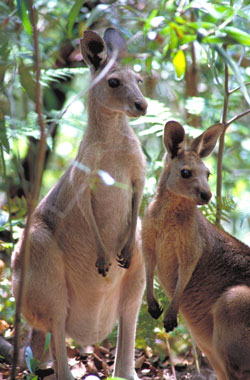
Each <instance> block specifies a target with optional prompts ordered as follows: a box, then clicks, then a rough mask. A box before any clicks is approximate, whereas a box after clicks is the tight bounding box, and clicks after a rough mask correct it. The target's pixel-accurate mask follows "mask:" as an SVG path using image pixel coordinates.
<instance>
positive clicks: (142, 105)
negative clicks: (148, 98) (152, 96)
mask: <svg viewBox="0 0 250 380" xmlns="http://www.w3.org/2000/svg"><path fill="white" fill-rule="evenodd" d="M147 106H148V105H147V103H146V102H141V101H139V100H137V101H136V102H135V108H136V109H137V111H139V112H142V113H144V112H146V109H147Z"/></svg>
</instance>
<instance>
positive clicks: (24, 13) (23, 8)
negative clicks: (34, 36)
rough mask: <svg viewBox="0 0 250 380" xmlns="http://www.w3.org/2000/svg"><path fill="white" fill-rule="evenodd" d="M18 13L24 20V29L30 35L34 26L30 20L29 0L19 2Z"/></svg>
mask: <svg viewBox="0 0 250 380" xmlns="http://www.w3.org/2000/svg"><path fill="white" fill-rule="evenodd" d="M17 11H18V14H19V16H20V19H21V20H22V23H23V27H24V29H25V31H26V33H28V34H29V35H31V33H32V26H31V23H30V19H29V4H28V0H17Z"/></svg>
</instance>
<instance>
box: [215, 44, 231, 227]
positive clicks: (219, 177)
mask: <svg viewBox="0 0 250 380" xmlns="http://www.w3.org/2000/svg"><path fill="white" fill-rule="evenodd" d="M225 49H226V47H225ZM228 82H229V73H228V66H227V64H225V95H224V105H223V112H222V119H221V123H222V124H223V132H222V134H221V136H220V141H219V152H218V161H217V188H216V202H217V208H216V224H217V225H220V221H221V202H222V160H223V152H224V140H225V132H226V128H225V125H226V120H227V112H228V103H229V96H230V92H229V89H228Z"/></svg>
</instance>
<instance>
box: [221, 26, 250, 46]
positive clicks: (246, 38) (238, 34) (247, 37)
mask: <svg viewBox="0 0 250 380" xmlns="http://www.w3.org/2000/svg"><path fill="white" fill-rule="evenodd" d="M220 32H222V33H223V32H224V33H226V34H227V36H229V37H230V38H232V39H234V40H235V41H236V42H239V43H240V44H241V45H245V46H250V34H249V33H246V32H244V31H243V30H240V29H238V28H235V27H233V26H227V27H225V28H223V29H220Z"/></svg>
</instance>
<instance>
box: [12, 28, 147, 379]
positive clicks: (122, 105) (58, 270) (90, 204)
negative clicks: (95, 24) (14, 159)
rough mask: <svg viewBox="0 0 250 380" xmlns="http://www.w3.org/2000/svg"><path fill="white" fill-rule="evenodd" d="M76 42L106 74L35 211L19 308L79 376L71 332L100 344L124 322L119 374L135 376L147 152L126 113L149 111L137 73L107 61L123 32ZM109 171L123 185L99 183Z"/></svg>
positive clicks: (66, 375)
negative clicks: (81, 131) (70, 154)
mask: <svg viewBox="0 0 250 380" xmlns="http://www.w3.org/2000/svg"><path fill="white" fill-rule="evenodd" d="M80 43H81V52H82V55H83V58H84V60H85V62H86V63H87V64H88V65H89V67H90V69H91V74H92V81H94V80H95V79H96V77H97V76H98V75H99V74H100V72H102V73H105V74H100V75H102V77H101V79H100V80H99V82H97V84H96V85H95V86H93V87H92V88H91V90H90V91H89V96H88V126H87V129H86V132H85V135H84V137H83V140H82V141H81V143H80V147H79V151H78V154H77V157H76V159H75V161H74V162H73V164H72V165H71V166H70V167H69V169H68V170H67V171H66V173H65V174H64V175H63V176H62V178H61V179H60V180H59V182H58V183H57V184H56V185H55V186H54V187H53V188H52V189H51V191H50V192H49V193H48V194H47V196H46V197H45V198H44V199H43V200H42V201H41V203H40V204H39V205H38V207H37V208H36V210H35V212H34V215H33V222H32V227H31V231H30V234H31V235H30V238H31V243H30V254H31V256H30V267H29V271H28V274H27V278H26V284H27V285H26V289H25V295H24V303H23V309H22V312H23V314H24V317H25V318H26V319H27V321H28V322H29V323H30V324H31V325H32V326H33V327H34V328H35V329H37V330H40V331H41V332H42V333H43V334H44V333H46V332H51V335H52V341H51V346H52V347H51V348H52V354H53V357H54V360H55V372H56V377H57V379H59V380H72V379H73V377H72V375H71V373H70V370H69V367H68V363H67V353H66V347H65V336H66V335H68V336H70V337H72V338H73V339H74V340H75V341H76V342H78V343H80V344H81V345H89V344H93V343H97V342H98V341H100V340H102V339H104V338H105V337H106V336H107V335H108V334H109V333H110V332H111V330H112V329H113V327H114V325H115V323H116V321H117V320H119V332H118V343H117V354H116V361H115V370H114V374H115V376H119V377H124V378H126V379H135V378H137V377H136V374H135V371H134V340H135V329H136V319H137V314H138V310H139V307H140V302H141V298H142V294H143V291H144V284H145V270H144V265H143V259H142V253H141V250H140V246H139V244H140V242H139V237H138V236H139V233H138V231H137V232H136V224H137V217H138V210H139V205H140V202H141V198H142V193H143V187H144V179H145V159H144V156H143V153H142V150H141V146H140V143H139V141H138V139H137V137H136V135H135V133H134V132H133V130H132V128H131V127H130V126H129V125H128V121H127V115H128V116H132V117H138V116H140V115H144V114H145V113H146V109H147V102H146V100H145V99H144V97H143V95H142V94H141V91H140V89H139V87H138V83H140V81H141V79H140V77H139V76H138V75H137V74H135V73H134V72H132V71H131V70H130V69H129V68H127V67H126V68H125V67H122V66H120V65H119V63H118V61H116V62H115V63H114V64H113V65H111V66H112V67H111V68H110V69H109V70H108V69H107V68H108V66H107V65H108V64H110V62H112V61H111V59H112V58H111V59H110V56H111V55H112V54H115V53H117V52H118V58H119V56H120V54H122V50H123V49H124V48H125V40H124V39H123V37H122V36H121V35H120V34H119V33H118V32H117V31H115V30H114V29H112V28H109V29H107V30H106V32H105V35H104V39H102V38H101V37H100V36H99V35H98V34H97V33H95V32H93V31H86V32H84V36H83V39H81V41H80ZM105 69H106V71H107V72H105ZM102 70H104V71H102ZM99 78H100V76H99ZM105 172H106V173H109V175H110V176H112V178H113V179H114V180H115V181H116V182H117V183H118V184H120V185H119V186H107V185H106V184H105V183H103V182H102V180H101V177H100V174H103V173H105ZM108 178H109V179H110V177H108ZM121 184H122V186H121ZM22 245H23V238H21V240H20V243H19V246H18V247H17V249H16V251H15V252H14V255H13V261H12V267H13V291H14V294H15V295H16V294H17V289H18V286H19V277H20V266H21V261H22V256H23V250H22ZM123 267H124V268H128V269H127V270H125V269H124V268H123ZM98 272H99V273H98ZM35 335H36V334H34V336H35Z"/></svg>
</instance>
